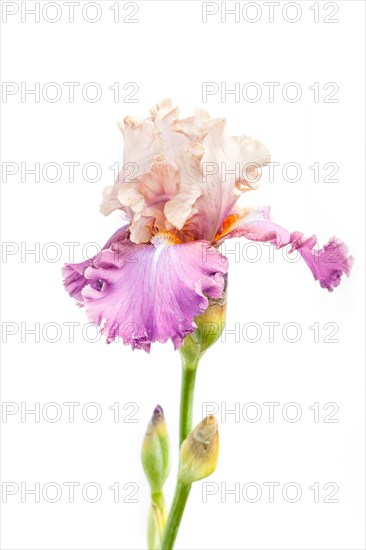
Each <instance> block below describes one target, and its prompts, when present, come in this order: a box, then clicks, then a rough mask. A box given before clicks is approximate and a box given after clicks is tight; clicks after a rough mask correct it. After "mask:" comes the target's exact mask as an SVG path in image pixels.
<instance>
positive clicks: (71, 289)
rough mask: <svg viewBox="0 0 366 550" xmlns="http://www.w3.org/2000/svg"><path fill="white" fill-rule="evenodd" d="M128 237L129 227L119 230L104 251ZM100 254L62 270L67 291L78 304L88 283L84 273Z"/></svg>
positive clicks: (68, 265) (69, 264)
mask: <svg viewBox="0 0 366 550" xmlns="http://www.w3.org/2000/svg"><path fill="white" fill-rule="evenodd" d="M127 235H128V228H127V225H125V226H123V227H120V228H119V229H117V231H116V232H115V233H113V235H112V236H111V237H110V239H108V241H107V242H106V243H105V245H104V247H103V249H105V248H109V247H110V246H111V245H112V244H113V243H115V242H118V241H124V240H125V239H126V238H127ZM98 255H99V254H97V255H96V256H93V258H90V259H88V260H84V261H83V262H79V263H68V264H65V266H64V267H63V268H62V277H63V280H64V287H65V290H66V291H67V292H68V293H69V294H70V296H71V297H72V298H75V300H77V301H78V302H82V301H83V297H82V295H81V291H82V289H83V288H84V286H85V285H86V284H88V281H87V280H86V279H85V277H84V273H85V270H86V268H87V267H89V266H90V265H92V264H93V262H94V261H95V259H96V258H97V257H98ZM80 305H81V304H80Z"/></svg>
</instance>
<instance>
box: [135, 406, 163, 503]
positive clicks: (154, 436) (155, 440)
mask: <svg viewBox="0 0 366 550" xmlns="http://www.w3.org/2000/svg"><path fill="white" fill-rule="evenodd" d="M141 460H142V465H143V467H144V470H145V474H146V477H147V479H148V481H149V483H150V488H151V494H152V495H154V494H155V493H156V494H159V493H161V491H162V488H163V485H164V483H165V481H166V479H167V477H168V474H169V468H170V456H169V437H168V430H167V427H166V424H165V419H164V412H163V409H162V408H161V407H160V405H158V406H157V407H155V410H154V413H153V416H152V418H151V420H150V422H149V425H148V427H147V430H146V434H145V438H144V442H143V445H142V452H141Z"/></svg>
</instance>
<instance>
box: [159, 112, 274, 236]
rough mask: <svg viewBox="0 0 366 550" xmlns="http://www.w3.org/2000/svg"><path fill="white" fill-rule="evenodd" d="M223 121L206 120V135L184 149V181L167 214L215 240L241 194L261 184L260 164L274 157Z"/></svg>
mask: <svg viewBox="0 0 366 550" xmlns="http://www.w3.org/2000/svg"><path fill="white" fill-rule="evenodd" d="M224 130H225V120H223V119H217V120H210V121H205V123H204V129H203V130H202V136H204V137H203V139H202V141H200V140H199V139H198V140H196V141H194V142H192V143H191V145H190V147H188V148H187V149H186V150H185V151H184V152H182V154H181V156H180V158H179V160H178V164H179V168H180V174H181V179H180V186H179V191H178V193H177V195H176V196H175V197H174V198H173V199H172V200H171V201H169V202H168V203H167V205H166V207H165V214H166V216H167V219H168V220H169V222H171V223H172V224H173V225H174V226H175V227H176V228H178V229H182V228H183V227H185V229H187V230H188V231H190V232H191V233H193V234H194V235H195V238H197V239H205V240H212V239H213V237H214V235H215V234H216V233H217V231H218V230H219V228H220V227H221V225H222V223H223V222H224V220H225V218H226V217H227V216H228V215H229V214H230V212H231V210H232V209H233V208H234V205H235V203H236V201H237V200H238V198H239V196H240V195H241V194H242V193H243V192H244V191H247V190H249V189H254V188H255V187H256V186H257V180H258V177H259V174H258V169H259V168H260V167H261V166H263V165H264V164H266V163H268V162H269V160H270V155H269V153H268V150H267V149H266V147H264V146H263V145H262V144H261V143H259V142H258V141H256V140H253V139H252V138H250V137H247V136H241V137H228V136H227V135H226V133H225V131H224Z"/></svg>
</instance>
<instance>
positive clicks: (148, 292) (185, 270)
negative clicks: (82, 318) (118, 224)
mask: <svg viewBox="0 0 366 550" xmlns="http://www.w3.org/2000/svg"><path fill="white" fill-rule="evenodd" d="M227 268H228V262H227V259H226V258H224V257H223V256H222V255H221V254H220V253H219V252H218V251H217V250H216V249H215V248H213V247H212V246H211V245H210V244H209V243H207V242H202V241H196V242H190V243H185V244H166V243H164V241H159V240H157V241H156V243H155V245H151V244H150V245H145V244H139V245H136V244H133V243H131V242H129V241H126V242H124V243H116V244H113V245H112V246H111V247H110V248H109V249H108V250H103V251H102V253H101V254H100V255H99V257H98V258H97V259H96V260H95V261H94V263H93V265H92V266H90V267H88V268H87V270H86V271H85V277H86V278H87V279H88V282H89V284H88V285H87V286H85V287H84V289H83V291H82V296H83V299H84V304H85V307H86V310H87V314H88V317H89V319H90V321H91V322H95V323H98V324H100V325H103V327H102V333H103V334H105V335H106V337H107V342H111V341H113V340H114V339H115V338H116V337H117V336H119V337H121V338H122V339H123V341H124V342H125V343H126V344H130V345H131V346H132V348H140V349H144V350H145V351H149V350H150V344H151V343H152V342H155V341H158V342H166V341H167V340H168V339H171V340H172V341H173V343H174V346H175V348H178V347H180V346H181V344H182V342H183V339H184V338H185V337H186V336H187V334H189V333H191V332H193V331H194V329H195V328H196V325H195V323H194V318H195V317H196V316H197V315H199V314H200V313H202V312H203V311H204V310H205V309H206V308H207V306H208V299H207V297H212V298H220V297H221V295H222V292H223V288H224V282H225V274H226V272H227Z"/></svg>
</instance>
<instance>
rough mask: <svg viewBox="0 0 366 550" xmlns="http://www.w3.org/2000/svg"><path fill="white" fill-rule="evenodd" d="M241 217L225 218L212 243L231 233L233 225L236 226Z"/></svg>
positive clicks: (236, 215)
mask: <svg viewBox="0 0 366 550" xmlns="http://www.w3.org/2000/svg"><path fill="white" fill-rule="evenodd" d="M241 217H242V216H239V214H231V215H230V216H228V217H227V218H225V219H224V222H223V224H222V226H221V228H220V229H219V231H218V232H217V233H216V235H215V236H214V238H213V240H212V242H215V241H218V240H219V239H221V237H224V236H225V235H227V233H229V231H230V230H231V228H232V227H233V225H235V223H236V222H237V221H238V219H239V218H241Z"/></svg>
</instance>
